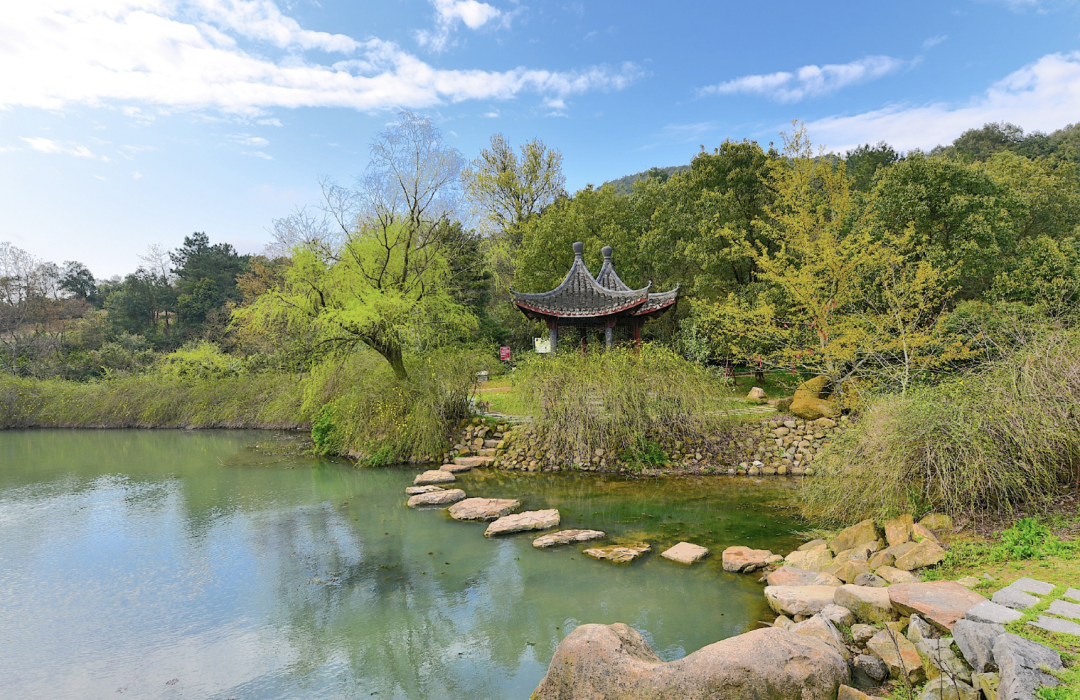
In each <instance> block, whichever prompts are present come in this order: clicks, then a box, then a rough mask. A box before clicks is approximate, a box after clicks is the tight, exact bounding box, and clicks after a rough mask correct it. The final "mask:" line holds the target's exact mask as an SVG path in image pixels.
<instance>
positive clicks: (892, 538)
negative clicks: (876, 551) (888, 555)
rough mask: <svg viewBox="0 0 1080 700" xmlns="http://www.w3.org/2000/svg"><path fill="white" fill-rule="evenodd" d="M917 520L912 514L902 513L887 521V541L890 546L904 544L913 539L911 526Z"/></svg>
mask: <svg viewBox="0 0 1080 700" xmlns="http://www.w3.org/2000/svg"><path fill="white" fill-rule="evenodd" d="M914 524H915V520H914V519H913V518H912V517H911V516H910V515H901V516H899V517H896V518H891V519H890V520H887V521H885V541H886V542H888V543H889V546H890V547H895V546H896V545H898V544H904V543H905V542H907V541H908V540H910V539H911V528H912V526H913V525H914Z"/></svg>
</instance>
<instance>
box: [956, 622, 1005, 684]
mask: <svg viewBox="0 0 1080 700" xmlns="http://www.w3.org/2000/svg"><path fill="white" fill-rule="evenodd" d="M952 633H953V638H954V639H955V640H956V646H958V647H959V648H960V653H961V654H963V655H964V660H965V661H967V662H968V664H970V666H971V667H972V668H973V669H975V671H977V672H979V673H986V672H987V671H993V670H995V669H996V668H997V664H995V663H994V644H996V643H997V640H998V637H1000V636H1001V635H1003V634H1005V628H1004V627H1003V626H1002V625H988V624H986V623H985V622H972V621H971V620H957V621H956V623H955V624H954V625H953V628H952Z"/></svg>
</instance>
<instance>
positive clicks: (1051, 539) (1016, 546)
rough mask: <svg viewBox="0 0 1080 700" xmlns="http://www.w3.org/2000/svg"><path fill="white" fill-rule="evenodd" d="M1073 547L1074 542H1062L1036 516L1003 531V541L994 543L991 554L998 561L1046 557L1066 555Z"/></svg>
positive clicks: (1019, 521) (1020, 521)
mask: <svg viewBox="0 0 1080 700" xmlns="http://www.w3.org/2000/svg"><path fill="white" fill-rule="evenodd" d="M1073 549H1075V545H1074V543H1072V542H1062V541H1061V540H1059V539H1058V538H1057V536H1056V535H1054V533H1052V532H1051V531H1050V528H1048V527H1047V526H1045V525H1043V524H1042V523H1040V522H1039V521H1037V520H1035V519H1034V518H1024V519H1022V520H1018V521H1017V522H1016V523H1014V524H1013V526H1012V527H1010V528H1009V529H1008V530H1005V531H1004V532H1002V533H1001V541H1000V542H998V543H997V544H996V545H994V549H993V550H992V551H991V556H992V557H993V558H994V559H995V560H996V561H1012V560H1016V559H1044V558H1046V557H1048V556H1062V555H1066V554H1068V553H1069V552H1071V551H1073Z"/></svg>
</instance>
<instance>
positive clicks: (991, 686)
mask: <svg viewBox="0 0 1080 700" xmlns="http://www.w3.org/2000/svg"><path fill="white" fill-rule="evenodd" d="M1000 683H1001V678H1000V677H999V676H998V674H996V673H976V674H973V675H972V677H971V686H972V687H973V688H976V689H978V690H981V691H982V694H983V697H984V698H986V700H998V685H999V684H1000Z"/></svg>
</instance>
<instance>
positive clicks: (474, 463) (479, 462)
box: [454, 457, 495, 469]
mask: <svg viewBox="0 0 1080 700" xmlns="http://www.w3.org/2000/svg"><path fill="white" fill-rule="evenodd" d="M494 461H495V458H494V457H455V458H454V464H456V465H458V466H461V467H469V468H470V469H471V468H474V467H487V466H489V465H490V464H491V463H492V462H494Z"/></svg>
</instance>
